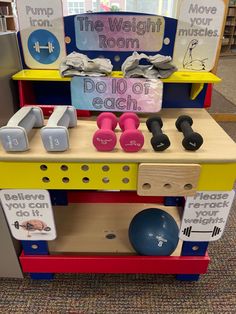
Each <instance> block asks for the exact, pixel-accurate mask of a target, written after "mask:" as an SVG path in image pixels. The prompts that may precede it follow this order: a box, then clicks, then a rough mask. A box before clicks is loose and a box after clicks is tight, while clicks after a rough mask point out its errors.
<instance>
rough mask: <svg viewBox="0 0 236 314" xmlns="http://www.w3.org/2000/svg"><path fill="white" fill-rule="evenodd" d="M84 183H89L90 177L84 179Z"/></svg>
mask: <svg viewBox="0 0 236 314" xmlns="http://www.w3.org/2000/svg"><path fill="white" fill-rule="evenodd" d="M82 181H83V182H84V183H89V181H90V180H89V178H88V177H84V178H83V179H82Z"/></svg>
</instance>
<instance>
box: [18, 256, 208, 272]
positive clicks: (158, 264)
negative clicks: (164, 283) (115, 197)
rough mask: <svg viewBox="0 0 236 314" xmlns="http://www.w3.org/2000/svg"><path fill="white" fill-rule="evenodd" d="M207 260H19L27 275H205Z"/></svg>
mask: <svg viewBox="0 0 236 314" xmlns="http://www.w3.org/2000/svg"><path fill="white" fill-rule="evenodd" d="M209 262H210V258H209V256H208V255H205V256H194V257H193V256H180V257H176V256H68V255H66V256H65V255H54V256H53V255H34V256H25V255H24V253H22V254H21V256H20V263H21V266H22V270H23V272H26V273H146V274H151V273H152V274H205V273H206V272H207V267H208V264H209Z"/></svg>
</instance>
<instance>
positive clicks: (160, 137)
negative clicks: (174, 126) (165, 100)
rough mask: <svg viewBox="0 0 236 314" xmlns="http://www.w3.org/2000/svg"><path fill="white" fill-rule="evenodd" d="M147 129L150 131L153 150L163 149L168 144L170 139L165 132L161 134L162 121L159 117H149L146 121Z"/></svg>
mask: <svg viewBox="0 0 236 314" xmlns="http://www.w3.org/2000/svg"><path fill="white" fill-rule="evenodd" d="M146 125H147V128H148V130H149V131H150V132H151V133H152V135H153V137H152V138H151V145H152V147H153V149H154V150H155V151H163V150H165V149H167V148H168V147H169V146H170V140H169V138H168V136H167V135H166V134H163V132H162V130H161V128H162V126H163V122H162V120H161V118H160V117H158V116H155V117H151V118H149V119H148V120H147V121H146Z"/></svg>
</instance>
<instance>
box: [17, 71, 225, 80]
mask: <svg viewBox="0 0 236 314" xmlns="http://www.w3.org/2000/svg"><path fill="white" fill-rule="evenodd" d="M111 76H112V77H123V74H122V72H119V71H114V72H112V74H111ZM12 78H13V80H16V81H20V80H22V81H70V80H71V77H61V76H60V73H59V71H58V70H22V71H20V72H18V73H16V74H15V75H13V77H12ZM220 81H221V79H220V78H219V77H217V76H216V75H214V74H213V73H211V72H175V73H173V74H172V75H171V76H170V77H169V78H167V79H162V82H164V83H219V82H220Z"/></svg>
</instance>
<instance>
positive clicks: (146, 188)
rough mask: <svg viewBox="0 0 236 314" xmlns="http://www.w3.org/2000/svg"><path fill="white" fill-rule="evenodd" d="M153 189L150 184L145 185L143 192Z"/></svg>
mask: <svg viewBox="0 0 236 314" xmlns="http://www.w3.org/2000/svg"><path fill="white" fill-rule="evenodd" d="M151 187H152V186H151V184H150V183H144V184H143V185H142V188H143V190H150V189H151Z"/></svg>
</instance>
